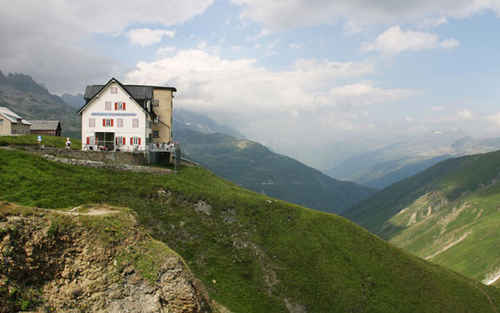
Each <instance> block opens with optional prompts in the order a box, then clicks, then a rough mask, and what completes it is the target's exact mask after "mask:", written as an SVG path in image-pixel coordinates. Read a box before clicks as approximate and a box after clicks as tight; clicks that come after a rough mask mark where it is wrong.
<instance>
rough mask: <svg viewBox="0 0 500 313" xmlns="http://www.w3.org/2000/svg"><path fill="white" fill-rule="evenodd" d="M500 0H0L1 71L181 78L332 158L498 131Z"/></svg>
mask: <svg viewBox="0 0 500 313" xmlns="http://www.w3.org/2000/svg"><path fill="white" fill-rule="evenodd" d="M499 16H500V0H467V1H465V0H440V1H431V0H407V1H396V0H380V1H370V0H288V1H287V0H274V1H268V0H183V1H174V0H163V1H160V0H143V1H116V0H108V1H97V0H87V1H71V0H46V1H27V0H19V1H6V0H0V40H1V42H2V47H1V48H0V70H1V71H2V72H4V73H9V72H21V73H25V74H29V75H31V76H32V77H33V78H34V79H35V80H36V81H37V82H40V83H42V84H43V85H45V86H46V87H47V88H48V89H49V90H50V91H51V92H53V93H56V94H62V93H72V94H77V93H83V91H84V89H85V86H86V85H87V84H102V83H105V82H106V81H107V80H109V79H110V78H111V77H116V78H117V79H119V80H120V81H121V82H123V83H140V84H156V85H168V86H175V87H176V88H177V89H178V92H177V94H176V99H175V104H174V105H175V107H177V108H185V109H190V110H193V111H196V112H199V113H203V114H206V115H208V116H209V117H211V118H213V119H215V120H216V121H218V122H220V123H223V124H226V125H228V126H231V127H233V128H235V129H237V130H239V131H240V132H241V133H243V134H244V135H245V136H246V137H247V138H249V139H252V140H256V141H258V142H261V143H263V144H265V145H267V146H269V147H270V148H272V149H273V150H275V151H277V152H280V153H284V154H287V155H290V156H292V157H296V158H298V159H299V160H301V161H303V162H305V163H307V164H309V165H311V166H314V167H317V168H320V169H326V168H329V167H333V166H335V164H337V163H338V162H340V161H341V160H342V159H345V158H346V157H348V156H349V155H352V154H353V153H357V152H363V151H368V150H370V149H373V148H375V147H378V146H381V145H385V144H389V143H392V142H396V141H401V140H406V138H413V137H425V136H429V134H442V135H443V136H445V135H446V134H450V133H455V134H456V133H460V134H463V135H470V136H475V137H498V134H499V132H500V106H499V105H498V104H499V102H500V88H499V86H500V58H499V57H498V56H499V55H500V53H499V52H500V40H499V36H498V34H499V32H500V18H499Z"/></svg>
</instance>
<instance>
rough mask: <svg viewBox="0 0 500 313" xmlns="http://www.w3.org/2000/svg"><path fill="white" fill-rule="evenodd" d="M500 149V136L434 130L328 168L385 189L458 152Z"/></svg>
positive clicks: (335, 174)
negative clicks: (467, 134)
mask: <svg viewBox="0 0 500 313" xmlns="http://www.w3.org/2000/svg"><path fill="white" fill-rule="evenodd" d="M497 149H500V138H494V139H474V138H471V137H468V136H465V135H464V134H463V133H461V132H449V133H442V132H434V133H431V134H429V135H428V136H425V137H424V138H412V139H408V140H405V141H401V142H398V143H395V144H391V145H388V146H384V147H382V148H379V149H376V150H373V151H369V152H366V153H363V154H358V155H355V156H354V157H351V158H349V159H347V160H346V161H344V162H342V163H341V164H339V165H338V166H336V167H334V168H331V169H328V170H326V171H325V173H326V174H328V175H329V176H331V177H335V178H337V179H343V180H349V181H353V182H356V183H359V184H362V185H365V186H369V187H372V188H378V189H382V188H385V187H387V186H390V185H391V184H393V183H395V182H397V181H400V180H402V179H404V178H407V177H410V176H412V175H415V174H417V173H419V172H421V171H423V170H425V169H427V168H429V167H431V166H433V165H434V164H436V163H438V162H440V161H443V160H446V159H449V158H452V157H457V156H464V155H470V154H476V153H484V152H490V151H494V150H497Z"/></svg>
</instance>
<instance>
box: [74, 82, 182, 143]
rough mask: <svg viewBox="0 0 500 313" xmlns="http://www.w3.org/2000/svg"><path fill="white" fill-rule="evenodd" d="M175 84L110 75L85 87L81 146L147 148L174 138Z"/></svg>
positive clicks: (81, 113) (80, 111)
mask: <svg viewBox="0 0 500 313" xmlns="http://www.w3.org/2000/svg"><path fill="white" fill-rule="evenodd" d="M176 91H177V90H176V89H175V88H174V87H160V86H143V85H123V84H121V83H120V82H119V81H118V80H117V79H115V78H112V79H110V80H109V81H108V82H107V83H106V84H105V85H91V86H87V88H86V89H85V95H84V98H85V105H84V106H83V107H82V108H81V109H80V110H79V113H80V115H81V117H82V149H83V150H107V151H146V150H147V147H148V146H149V144H151V143H155V144H162V143H168V142H170V141H171V140H172V112H173V101H172V100H173V93H174V92H176Z"/></svg>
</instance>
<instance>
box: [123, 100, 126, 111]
mask: <svg viewBox="0 0 500 313" xmlns="http://www.w3.org/2000/svg"><path fill="white" fill-rule="evenodd" d="M125 110H126V109H125V102H123V111H125Z"/></svg>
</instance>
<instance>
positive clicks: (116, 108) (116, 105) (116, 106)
mask: <svg viewBox="0 0 500 313" xmlns="http://www.w3.org/2000/svg"><path fill="white" fill-rule="evenodd" d="M116 110H118V102H115V111H116Z"/></svg>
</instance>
